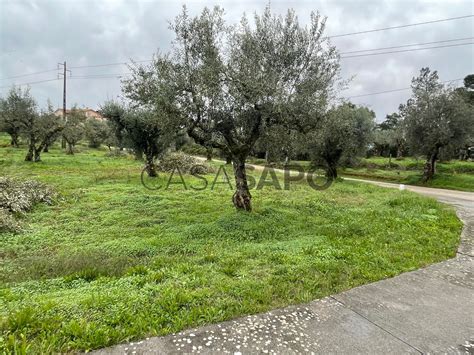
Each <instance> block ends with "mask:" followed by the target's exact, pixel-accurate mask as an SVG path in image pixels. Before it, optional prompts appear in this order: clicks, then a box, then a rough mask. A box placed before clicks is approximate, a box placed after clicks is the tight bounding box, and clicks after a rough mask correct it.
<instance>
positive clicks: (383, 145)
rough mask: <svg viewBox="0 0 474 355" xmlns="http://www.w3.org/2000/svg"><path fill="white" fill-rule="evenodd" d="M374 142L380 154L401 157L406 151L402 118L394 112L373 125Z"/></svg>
mask: <svg viewBox="0 0 474 355" xmlns="http://www.w3.org/2000/svg"><path fill="white" fill-rule="evenodd" d="M374 143H375V145H376V147H377V150H378V151H379V152H380V155H384V154H385V155H392V156H396V157H397V158H401V157H402V156H403V155H404V153H406V150H407V148H406V138H405V127H404V125H403V118H402V117H401V116H400V114H399V113H397V112H394V113H392V114H389V115H387V116H386V119H385V121H383V122H382V123H380V124H378V125H377V126H376V127H375V134H374Z"/></svg>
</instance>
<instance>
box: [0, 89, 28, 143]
mask: <svg viewBox="0 0 474 355" xmlns="http://www.w3.org/2000/svg"><path fill="white" fill-rule="evenodd" d="M35 110H36V103H35V102H34V99H33V97H32V96H31V95H30V90H29V88H27V89H25V90H22V89H21V88H20V87H18V88H15V87H13V88H11V89H10V91H9V93H8V95H7V97H6V98H5V99H3V98H0V131H3V132H6V133H8V134H9V135H10V138H11V141H10V144H11V145H12V146H13V147H18V140H19V137H20V133H21V128H22V126H23V123H24V122H25V120H28V117H29V116H30V115H32V113H33V112H34V111H35Z"/></svg>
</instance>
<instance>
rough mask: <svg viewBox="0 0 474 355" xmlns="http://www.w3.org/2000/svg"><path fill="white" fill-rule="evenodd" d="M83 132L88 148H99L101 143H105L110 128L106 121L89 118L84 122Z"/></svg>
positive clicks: (110, 132)
mask: <svg viewBox="0 0 474 355" xmlns="http://www.w3.org/2000/svg"><path fill="white" fill-rule="evenodd" d="M84 134H85V137H86V139H87V141H88V142H89V147H90V148H100V145H101V144H106V143H107V141H108V139H109V138H110V137H109V136H110V135H112V130H111V129H110V127H109V125H108V124H107V122H104V121H100V120H97V119H93V118H91V119H88V120H87V121H86V123H85V124H84Z"/></svg>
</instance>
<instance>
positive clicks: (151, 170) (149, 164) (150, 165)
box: [145, 154, 158, 177]
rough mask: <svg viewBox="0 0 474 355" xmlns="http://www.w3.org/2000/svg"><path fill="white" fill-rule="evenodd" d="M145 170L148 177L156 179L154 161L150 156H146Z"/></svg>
mask: <svg viewBox="0 0 474 355" xmlns="http://www.w3.org/2000/svg"><path fill="white" fill-rule="evenodd" d="M145 169H146V172H147V174H148V176H149V177H156V176H158V173H157V172H156V166H155V161H154V159H153V155H152V154H146V162H145Z"/></svg>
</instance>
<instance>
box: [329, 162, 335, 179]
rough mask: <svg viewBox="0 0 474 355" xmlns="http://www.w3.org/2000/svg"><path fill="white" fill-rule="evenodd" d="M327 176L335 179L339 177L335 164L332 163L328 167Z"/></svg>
mask: <svg viewBox="0 0 474 355" xmlns="http://www.w3.org/2000/svg"><path fill="white" fill-rule="evenodd" d="M327 177H328V178H330V179H332V180H335V179H337V167H336V166H335V165H330V166H328V168H327Z"/></svg>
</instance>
